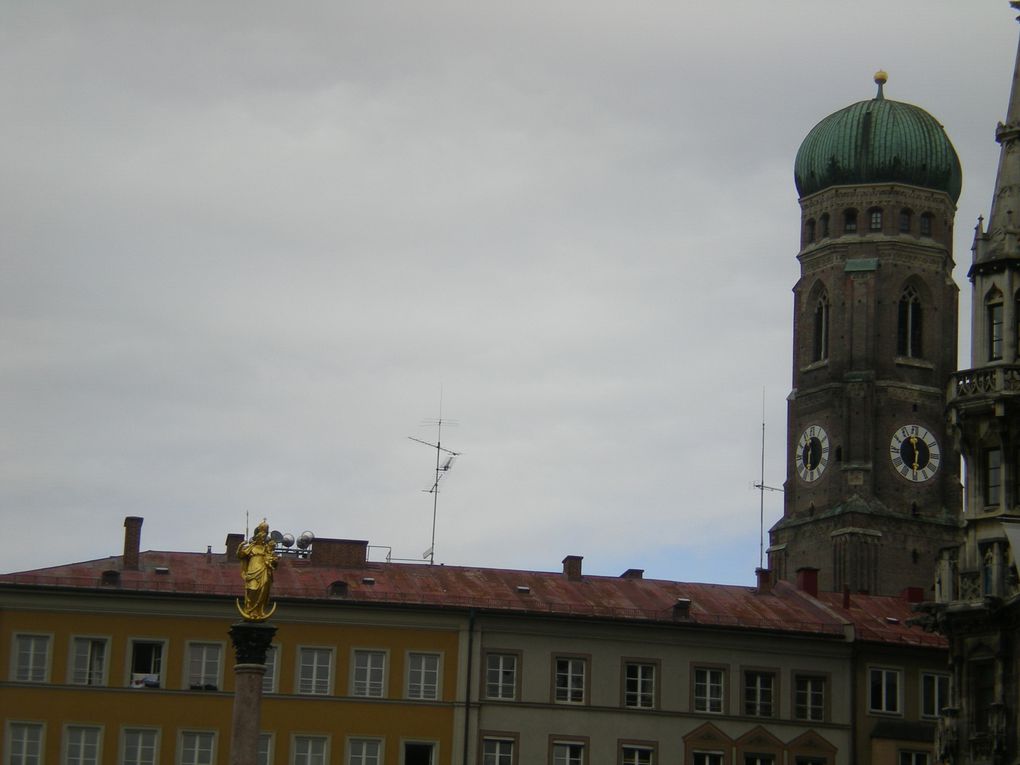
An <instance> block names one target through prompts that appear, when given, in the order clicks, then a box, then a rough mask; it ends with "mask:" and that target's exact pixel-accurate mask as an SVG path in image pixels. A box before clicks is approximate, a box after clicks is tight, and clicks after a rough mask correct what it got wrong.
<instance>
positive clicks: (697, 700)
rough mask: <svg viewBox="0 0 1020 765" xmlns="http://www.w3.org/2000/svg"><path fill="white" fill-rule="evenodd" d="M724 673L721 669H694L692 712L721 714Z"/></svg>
mask: <svg viewBox="0 0 1020 765" xmlns="http://www.w3.org/2000/svg"><path fill="white" fill-rule="evenodd" d="M725 677H726V673H725V672H723V670H721V669H711V668H709V667H695V669H694V711H695V712H710V713H712V714H722V712H723V702H724V699H723V686H724V684H725Z"/></svg>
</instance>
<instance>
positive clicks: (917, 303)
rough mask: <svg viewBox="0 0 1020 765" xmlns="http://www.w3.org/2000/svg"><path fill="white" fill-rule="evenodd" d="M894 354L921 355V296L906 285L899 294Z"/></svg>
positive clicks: (911, 356) (910, 356)
mask: <svg viewBox="0 0 1020 765" xmlns="http://www.w3.org/2000/svg"><path fill="white" fill-rule="evenodd" d="M896 354H897V355H898V356H907V357H909V358H919V357H920V356H921V297H920V295H918V294H917V290H916V289H914V287H912V286H908V287H907V288H906V289H904V290H903V294H902V295H900V302H899V305H898V311H897V322H896Z"/></svg>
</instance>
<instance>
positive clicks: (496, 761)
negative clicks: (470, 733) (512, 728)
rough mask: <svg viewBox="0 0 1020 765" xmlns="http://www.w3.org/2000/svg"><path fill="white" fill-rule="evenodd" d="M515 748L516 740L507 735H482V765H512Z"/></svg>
mask: <svg viewBox="0 0 1020 765" xmlns="http://www.w3.org/2000/svg"><path fill="white" fill-rule="evenodd" d="M490 745H491V747H492V751H490ZM516 748H517V742H516V741H515V740H514V739H512V738H510V737H508V736H483V737H482V765H514V763H515V762H516V760H515V759H514V757H515V755H516V752H515V749H516Z"/></svg>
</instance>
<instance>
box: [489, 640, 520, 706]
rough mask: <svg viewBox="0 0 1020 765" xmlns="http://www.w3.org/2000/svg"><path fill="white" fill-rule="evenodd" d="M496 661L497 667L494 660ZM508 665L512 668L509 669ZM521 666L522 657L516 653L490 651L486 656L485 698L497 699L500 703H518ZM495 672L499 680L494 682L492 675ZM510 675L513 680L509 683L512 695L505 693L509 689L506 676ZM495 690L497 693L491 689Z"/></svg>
mask: <svg viewBox="0 0 1020 765" xmlns="http://www.w3.org/2000/svg"><path fill="white" fill-rule="evenodd" d="M494 659H495V660H496V662H495V666H494V665H493V663H492V662H493V660H494ZM507 664H511V665H512V666H511V667H510V668H509V669H508V668H507ZM519 666H520V656H519V655H518V654H516V653H508V652H500V651H490V652H489V653H487V654H485V698H487V699H497V700H499V701H517V676H518V675H517V672H518V668H519ZM493 672H495V673H496V677H497V680H496V681H495V682H493V681H492V680H490V674H491V673H493ZM507 673H509V674H510V676H511V680H510V683H509V689H510V693H509V694H507V693H505V691H506V689H507V682H506V680H505V678H504V676H505V675H506V674H507ZM493 688H495V689H496V693H491V692H490V691H491V689H493Z"/></svg>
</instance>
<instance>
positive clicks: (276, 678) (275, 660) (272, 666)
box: [262, 643, 280, 693]
mask: <svg viewBox="0 0 1020 765" xmlns="http://www.w3.org/2000/svg"><path fill="white" fill-rule="evenodd" d="M279 666H280V646H278V645H277V644H276V643H273V644H272V645H271V646H269V648H268V649H266V664H265V667H266V673H265V674H264V675H262V692H263V693H276V692H277V691H278V690H279V685H280V673H279Z"/></svg>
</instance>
